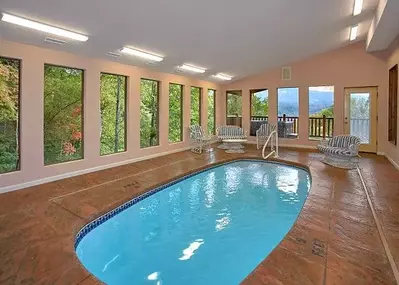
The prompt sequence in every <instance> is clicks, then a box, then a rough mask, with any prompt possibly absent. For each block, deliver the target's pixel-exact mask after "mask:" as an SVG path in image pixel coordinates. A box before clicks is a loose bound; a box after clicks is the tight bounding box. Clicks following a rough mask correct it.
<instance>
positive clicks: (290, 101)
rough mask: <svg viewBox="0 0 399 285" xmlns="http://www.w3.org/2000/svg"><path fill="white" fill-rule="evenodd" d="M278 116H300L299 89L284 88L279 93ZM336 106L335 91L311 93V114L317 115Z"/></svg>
mask: <svg viewBox="0 0 399 285" xmlns="http://www.w3.org/2000/svg"><path fill="white" fill-rule="evenodd" d="M278 94H279V95H278V115H279V116H282V115H283V114H286V115H287V116H298V115H299V95H298V89H297V88H284V89H279V91H278ZM332 105H334V92H333V91H316V90H310V91H309V113H310V114H316V113H318V112H320V111H321V110H323V109H325V108H328V107H330V106H332Z"/></svg>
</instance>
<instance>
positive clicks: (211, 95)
mask: <svg viewBox="0 0 399 285" xmlns="http://www.w3.org/2000/svg"><path fill="white" fill-rule="evenodd" d="M215 102H216V90H212V89H208V134H210V135H214V134H215V133H216V124H215V123H216V118H215V117H216V105H215Z"/></svg>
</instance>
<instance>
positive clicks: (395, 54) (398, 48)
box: [385, 37, 399, 167]
mask: <svg viewBox="0 0 399 285" xmlns="http://www.w3.org/2000/svg"><path fill="white" fill-rule="evenodd" d="M390 49H391V55H390V57H389V58H388V61H387V63H388V64H387V78H388V74H389V69H390V68H391V67H393V66H394V65H395V64H399V37H398V38H397V39H396V41H394V43H393V45H392V46H391V48H390ZM398 80H399V79H398ZM398 86H399V83H398ZM398 96H399V95H398ZM398 114H399V105H398ZM398 126H399V117H398ZM397 141H398V145H396V146H395V145H394V144H392V143H390V142H387V146H386V150H385V152H386V154H387V156H388V157H389V158H390V159H392V160H393V161H394V162H395V163H396V165H397V167H398V166H399V130H398V138H397Z"/></svg>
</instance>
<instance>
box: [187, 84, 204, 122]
mask: <svg viewBox="0 0 399 285" xmlns="http://www.w3.org/2000/svg"><path fill="white" fill-rule="evenodd" d="M193 88H198V90H199V109H198V113H199V119H198V120H199V125H200V126H202V114H201V113H202V112H201V111H202V87H198V86H191V88H190V125H191V119H192V117H191V111H192V109H191V104H192V100H191V99H192V96H193V94H192V90H193Z"/></svg>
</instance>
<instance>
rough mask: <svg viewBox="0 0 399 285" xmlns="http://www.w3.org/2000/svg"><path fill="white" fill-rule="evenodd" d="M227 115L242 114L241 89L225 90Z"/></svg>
mask: <svg viewBox="0 0 399 285" xmlns="http://www.w3.org/2000/svg"><path fill="white" fill-rule="evenodd" d="M227 116H228V117H229V116H239V117H240V116H242V96H241V91H230V92H227Z"/></svg>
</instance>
